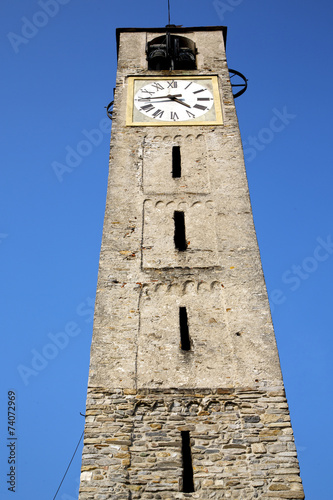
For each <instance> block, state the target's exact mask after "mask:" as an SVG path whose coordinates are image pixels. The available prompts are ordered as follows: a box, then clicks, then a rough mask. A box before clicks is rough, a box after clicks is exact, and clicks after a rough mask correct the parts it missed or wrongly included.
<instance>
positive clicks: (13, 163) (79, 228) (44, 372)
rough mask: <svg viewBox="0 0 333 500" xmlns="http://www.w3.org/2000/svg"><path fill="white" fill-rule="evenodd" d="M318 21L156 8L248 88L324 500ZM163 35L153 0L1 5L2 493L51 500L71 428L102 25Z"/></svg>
mask: <svg viewBox="0 0 333 500" xmlns="http://www.w3.org/2000/svg"><path fill="white" fill-rule="evenodd" d="M332 11H333V7H332V4H331V2H329V1H328V0H322V1H321V2H314V1H309V0H302V1H300V0H294V1H293V2H291V1H290V0H289V1H287V0H280V1H279V2H267V1H264V0H255V1H254V0H221V1H220V2H214V1H207V2H202V1H198V0H191V1H189V0H177V2H176V1H175V0H171V22H173V23H175V24H183V25H185V26H204V25H226V26H227V27H228V37H227V56H228V63H229V67H231V68H234V69H236V70H239V71H241V72H242V73H244V74H245V75H246V77H247V78H248V80H249V88H248V91H247V92H246V93H245V94H244V95H243V96H241V97H240V98H238V99H237V100H236V106H237V112H238V118H239V122H240V128H241V133H242V140H243V144H244V153H245V159H246V166H247V173H248V180H249V186H250V193H251V200H252V205H253V214H254V220H255V226H256V230H257V236H258V241H259V246H260V251H261V256H262V262H263V267H264V273H265V278H266V283H267V288H268V292H269V296H270V301H271V306H272V315H273V321H274V326H275V332H276V338H277V342H278V347H279V353H280V359H281V365H282V371H283V375H284V380H285V385H286V392H287V397H288V401H289V405H290V412H291V418H292V424H293V428H294V433H295V437H296V444H297V447H298V455H299V460H300V466H301V473H302V478H303V482H304V487H305V493H306V498H307V500H317V499H319V498H320V500H330V499H331V498H332V493H331V484H330V477H331V467H330V463H331V454H330V450H331V449H332V444H333V443H332V432H331V431H330V429H331V415H332V410H333V409H332V398H331V397H330V395H331V387H332V369H331V366H332V362H331V351H332V318H331V311H332V278H331V277H332V271H333V227H332V194H331V193H332V181H333V170H332V159H331V158H332V153H331V133H332V119H331V114H330V113H331V112H332V92H331V88H330V87H331V82H332V81H333V74H332V73H333V71H332V64H331V61H332V48H333V47H332V45H333V44H332V31H331V22H332ZM166 23H167V1H166V0H154V1H153V0H143V1H141V2H137V1H135V0H124V1H123V2H115V1H112V0H109V1H107V0H98V1H96V0H40V1H35V0H30V1H26V0H25V1H24V0H16V1H15V2H13V1H9V0H3V2H2V5H1V16H0V38H1V43H0V53H1V60H2V79H1V87H2V89H1V100H2V103H1V127H2V129H1V138H2V147H1V160H2V161H1V182H0V205H1V218H0V266H1V268H0V276H1V281H0V289H1V301H0V307H1V326H2V328H1V329H2V345H3V347H2V349H1V356H2V361H1V381H2V382H1V392H0V436H1V439H0V497H1V498H5V499H6V498H15V499H16V500H36V499H38V500H39V499H41V500H48V499H52V498H53V497H54V495H55V493H56V491H57V488H58V486H59V483H60V481H61V479H62V476H63V474H64V472H65V470H66V468H67V465H68V462H69V460H70V458H71V456H72V454H73V452H74V449H75V447H76V445H77V442H78V440H79V438H80V435H81V433H82V430H83V426H84V418H83V417H82V416H81V415H80V412H81V413H84V411H85V399H86V387H87V378H88V367H89V350H90V343H91V334H92V313H93V304H94V298H95V289H96V281H97V270H98V260H99V251H100V243H101V235H102V225H103V216H104V206H105V197H106V183H107V175H108V155H109V138H110V127H111V122H110V121H108V119H107V118H106V114H105V109H104V107H105V106H106V105H107V104H108V103H109V102H110V101H111V99H112V95H113V87H114V85H115V72H116V43H115V29H116V27H135V26H137V27H154V26H158V27H160V26H165V24H166ZM92 131H94V132H92ZM82 141H86V142H85V143H82ZM87 141H88V146H87ZM56 164H62V165H65V166H66V171H65V172H64V173H63V175H60V176H59V175H58V176H57V175H56V173H55V170H54V166H55V165H56ZM9 390H14V391H15V393H16V408H17V422H16V428H15V431H16V437H17V441H16V452H17V460H18V462H17V478H16V479H17V482H16V486H17V488H16V490H17V491H16V494H15V496H14V494H13V493H11V492H8V490H7V486H6V484H5V480H6V474H7V473H8V472H9V466H8V464H7V459H8V453H9V448H8V447H6V440H7V437H8V433H7V424H6V417H7V393H8V391H9ZM80 462H81V447H80V449H79V451H78V453H77V455H76V457H75V459H74V460H73V463H72V465H71V467H70V470H69V473H68V475H67V476H66V478H65V480H64V482H63V484H62V487H61V489H60V491H59V493H58V495H57V497H56V498H57V499H61V500H76V499H77V496H78V480H79V473H80Z"/></svg>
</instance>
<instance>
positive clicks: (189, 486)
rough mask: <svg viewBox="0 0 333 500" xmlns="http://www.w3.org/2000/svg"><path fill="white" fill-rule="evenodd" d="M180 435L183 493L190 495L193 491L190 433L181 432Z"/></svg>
mask: <svg viewBox="0 0 333 500" xmlns="http://www.w3.org/2000/svg"><path fill="white" fill-rule="evenodd" d="M181 435H182V456H183V492H184V493H192V492H193V491H194V484H193V467H192V454H191V441H190V433H189V431H181Z"/></svg>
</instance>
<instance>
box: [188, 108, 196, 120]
mask: <svg viewBox="0 0 333 500" xmlns="http://www.w3.org/2000/svg"><path fill="white" fill-rule="evenodd" d="M186 113H187V114H188V116H190V117H191V118H195V115H194V114H193V113H191V112H190V111H188V110H186Z"/></svg>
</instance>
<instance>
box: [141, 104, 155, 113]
mask: <svg viewBox="0 0 333 500" xmlns="http://www.w3.org/2000/svg"><path fill="white" fill-rule="evenodd" d="M152 109H154V106H153V105H152V104H146V105H145V106H141V108H140V110H143V111H146V112H147V113H148V111H151V110H152Z"/></svg>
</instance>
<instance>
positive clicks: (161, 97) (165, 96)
mask: <svg viewBox="0 0 333 500" xmlns="http://www.w3.org/2000/svg"><path fill="white" fill-rule="evenodd" d="M181 96H182V95H181V94H175V95H171V94H169V95H159V96H155V97H142V99H173V98H174V97H181Z"/></svg>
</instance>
